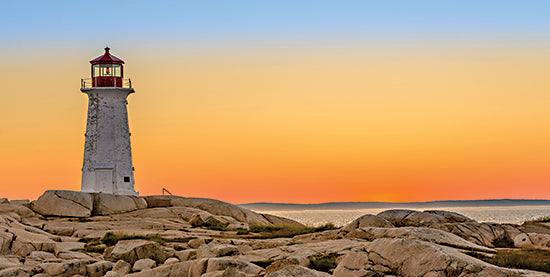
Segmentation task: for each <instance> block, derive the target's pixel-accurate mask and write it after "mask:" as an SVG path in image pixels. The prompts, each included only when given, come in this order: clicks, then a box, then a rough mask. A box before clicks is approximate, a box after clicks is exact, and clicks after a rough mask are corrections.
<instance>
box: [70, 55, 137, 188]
mask: <svg viewBox="0 0 550 277" xmlns="http://www.w3.org/2000/svg"><path fill="white" fill-rule="evenodd" d="M90 63H91V64H92V73H91V74H92V77H91V78H89V79H82V82H81V88H80V90H81V91H82V92H83V93H86V94H87V95H88V99H89V102H88V122H87V125H86V143H85V145H84V165H83V167H82V187H81V191H83V192H104V193H112V194H122V195H138V192H136V191H135V190H134V172H133V171H134V168H133V167H132V151H131V147H130V132H129V128H128V112H127V110H126V105H127V104H128V101H126V98H127V97H128V95H129V94H130V93H134V89H133V88H132V84H131V82H130V79H123V76H124V75H123V73H124V70H123V64H124V62H123V61H122V60H121V59H119V58H117V57H115V56H113V55H111V54H110V53H109V47H106V48H105V54H104V55H103V56H100V57H98V58H96V59H94V60H92V61H90Z"/></svg>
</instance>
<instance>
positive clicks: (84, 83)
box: [80, 78, 132, 89]
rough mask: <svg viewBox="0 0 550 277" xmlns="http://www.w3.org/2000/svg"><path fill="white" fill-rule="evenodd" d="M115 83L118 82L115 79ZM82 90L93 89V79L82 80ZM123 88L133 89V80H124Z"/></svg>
mask: <svg viewBox="0 0 550 277" xmlns="http://www.w3.org/2000/svg"><path fill="white" fill-rule="evenodd" d="M115 82H116V79H115ZM80 88H81V89H86V88H93V86H92V78H83V79H80ZM122 88H132V80H130V78H127V79H122Z"/></svg>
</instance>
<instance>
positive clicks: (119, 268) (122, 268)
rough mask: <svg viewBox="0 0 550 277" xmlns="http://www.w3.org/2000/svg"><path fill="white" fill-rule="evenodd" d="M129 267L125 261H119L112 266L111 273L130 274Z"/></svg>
mask: <svg viewBox="0 0 550 277" xmlns="http://www.w3.org/2000/svg"><path fill="white" fill-rule="evenodd" d="M131 267H132V266H131V265H130V264H129V263H127V262H126V261H124V260H120V261H117V262H116V263H115V264H114V265H113V269H112V270H111V271H113V272H116V273H118V274H127V273H128V272H130V268H131Z"/></svg>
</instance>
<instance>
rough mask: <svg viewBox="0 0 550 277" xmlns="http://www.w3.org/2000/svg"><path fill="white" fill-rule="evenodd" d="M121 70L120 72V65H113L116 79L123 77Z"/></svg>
mask: <svg viewBox="0 0 550 277" xmlns="http://www.w3.org/2000/svg"><path fill="white" fill-rule="evenodd" d="M121 73H122V72H121V70H120V64H114V65H113V75H114V76H115V77H122V74H121Z"/></svg>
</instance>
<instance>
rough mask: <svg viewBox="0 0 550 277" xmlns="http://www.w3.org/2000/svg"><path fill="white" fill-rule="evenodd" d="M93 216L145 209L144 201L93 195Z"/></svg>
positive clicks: (134, 198)
mask: <svg viewBox="0 0 550 277" xmlns="http://www.w3.org/2000/svg"><path fill="white" fill-rule="evenodd" d="M93 195H94V210H93V214H94V215H111V214H119V213H125V212H130V211H135V210H137V209H143V208H146V207H147V202H145V199H143V198H139V197H136V196H129V195H115V194H110V193H94V194H93Z"/></svg>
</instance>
